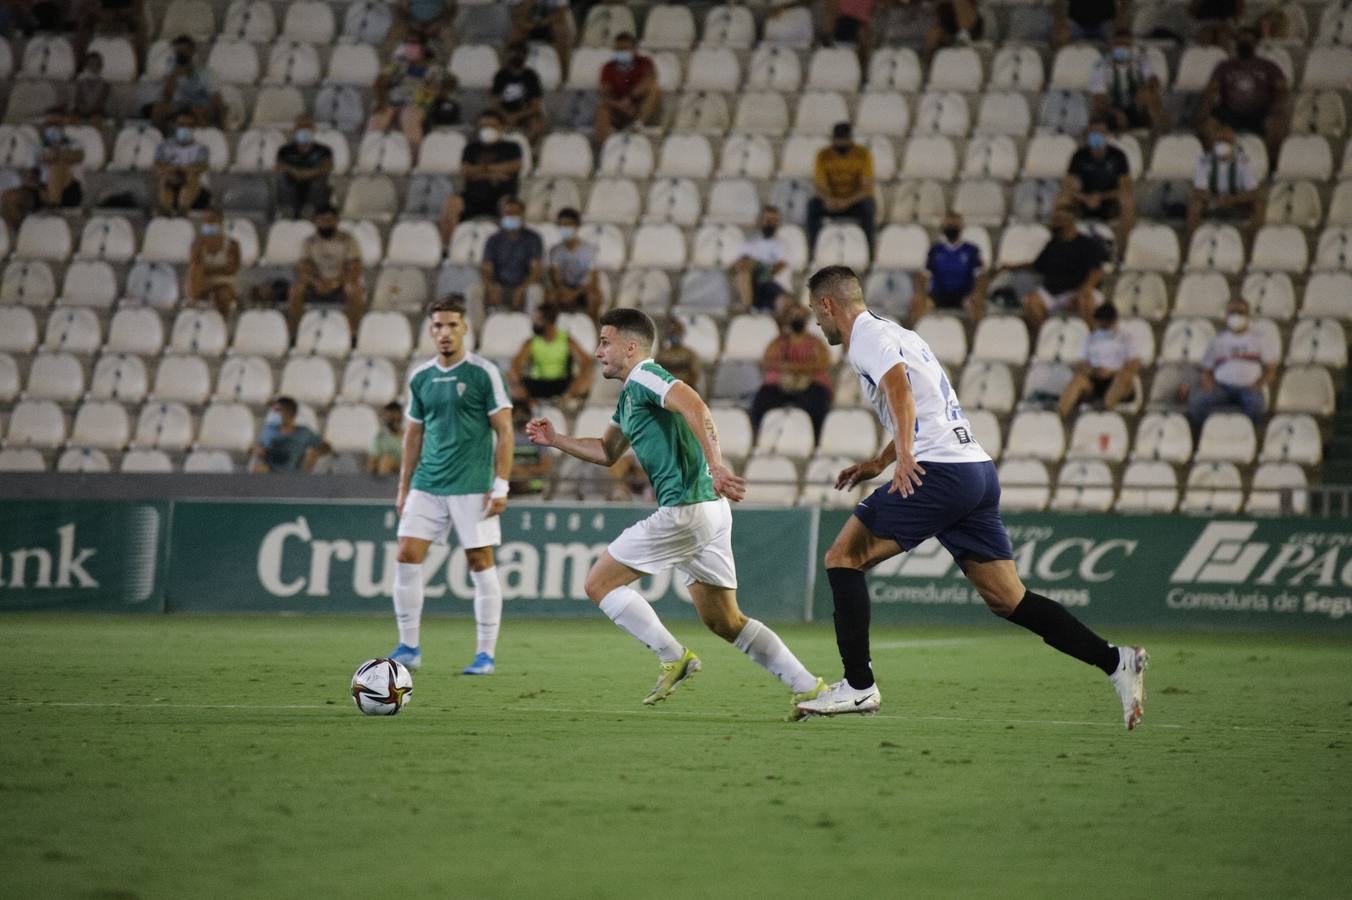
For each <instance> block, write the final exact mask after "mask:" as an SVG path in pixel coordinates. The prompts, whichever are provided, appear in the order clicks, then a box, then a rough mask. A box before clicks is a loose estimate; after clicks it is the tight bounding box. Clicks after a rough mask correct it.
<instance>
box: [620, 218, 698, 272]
mask: <svg viewBox="0 0 1352 900" xmlns="http://www.w3.org/2000/svg"><path fill="white" fill-rule="evenodd" d="M629 262H630V264H631V265H635V266H642V267H645V268H653V269H681V268H684V267H685V262H686V248H685V237H684V236H683V235H682V234H681V230H680V229H679V228H677V227H676V226H675V225H671V224H662V225H640V226H639V227H638V229H637V230H636V231H635V232H634V239H633V245H632V249H631V251H630V255H629Z"/></svg>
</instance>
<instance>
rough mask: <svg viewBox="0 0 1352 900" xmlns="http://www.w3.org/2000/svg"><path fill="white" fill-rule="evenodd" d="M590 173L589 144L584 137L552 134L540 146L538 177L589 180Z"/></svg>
mask: <svg viewBox="0 0 1352 900" xmlns="http://www.w3.org/2000/svg"><path fill="white" fill-rule="evenodd" d="M591 173H592V151H591V144H590V142H589V141H588V140H587V138H586V136H584V135H581V134H577V133H569V132H554V133H552V134H549V135H547V136H546V137H545V139H544V142H543V143H542V144H541V145H540V164H539V166H538V167H537V169H536V174H537V175H538V176H549V177H555V178H559V177H566V178H589V177H591Z"/></svg>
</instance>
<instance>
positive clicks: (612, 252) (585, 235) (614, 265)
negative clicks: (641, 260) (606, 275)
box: [578, 222, 626, 272]
mask: <svg viewBox="0 0 1352 900" xmlns="http://www.w3.org/2000/svg"><path fill="white" fill-rule="evenodd" d="M578 237H579V238H580V239H581V240H582V241H583V242H584V243H588V244H591V245H592V246H593V247H595V248H596V263H595V265H596V268H598V269H602V270H605V271H612V272H613V271H618V270H619V269H622V268H623V267H624V265H625V255H626V254H625V245H624V234H623V233H622V232H621V231H620V229H619V228H618V227H617V226H615V225H608V224H605V223H602V222H594V223H592V224H589V225H583V226H582V228H581V229H579V231H578Z"/></svg>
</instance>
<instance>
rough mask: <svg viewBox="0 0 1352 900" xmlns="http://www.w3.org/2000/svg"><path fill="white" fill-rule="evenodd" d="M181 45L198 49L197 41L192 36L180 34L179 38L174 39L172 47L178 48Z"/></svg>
mask: <svg viewBox="0 0 1352 900" xmlns="http://www.w3.org/2000/svg"><path fill="white" fill-rule="evenodd" d="M179 44H187V45H188V46H189V47H196V46H197V41H195V40H193V38H192V35H189V34H180V35H179V36H178V37H176V38H174V40H173V41H172V42H171V44H170V46H172V47H177V46H178V45H179Z"/></svg>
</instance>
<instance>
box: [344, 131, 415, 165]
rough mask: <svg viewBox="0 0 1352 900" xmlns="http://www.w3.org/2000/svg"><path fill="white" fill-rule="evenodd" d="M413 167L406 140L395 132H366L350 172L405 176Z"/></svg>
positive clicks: (410, 152)
mask: <svg viewBox="0 0 1352 900" xmlns="http://www.w3.org/2000/svg"><path fill="white" fill-rule="evenodd" d="M412 165H413V159H412V151H411V150H410V149H409V146H408V139H407V138H405V137H404V136H403V134H401V133H399V132H397V131H390V132H385V133H383V134H382V133H379V132H373V131H368V132H367V133H366V134H365V136H363V137H362V139H361V144H360V145H359V146H358V148H357V160H356V162H355V163H354V164H353V166H352V171H353V172H355V173H357V174H369V173H372V172H383V173H385V174H387V175H406V174H408V171H409V169H410V168H411V167H412Z"/></svg>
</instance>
